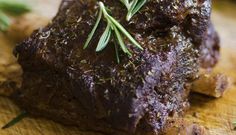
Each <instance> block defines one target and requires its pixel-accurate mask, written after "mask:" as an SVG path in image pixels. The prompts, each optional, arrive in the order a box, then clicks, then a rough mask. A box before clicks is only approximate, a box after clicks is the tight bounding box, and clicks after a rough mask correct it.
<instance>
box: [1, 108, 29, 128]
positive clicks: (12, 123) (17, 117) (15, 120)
mask: <svg viewBox="0 0 236 135" xmlns="http://www.w3.org/2000/svg"><path fill="white" fill-rule="evenodd" d="M26 116H27V112H26V111H23V112H21V114H19V115H18V116H16V117H15V118H14V119H12V120H11V121H10V122H8V123H7V124H6V125H4V126H3V127H2V129H6V128H9V127H11V126H14V125H15V124H16V123H18V122H19V121H21V120H22V119H24V118H25V117H26Z"/></svg>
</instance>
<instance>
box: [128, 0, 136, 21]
mask: <svg viewBox="0 0 236 135" xmlns="http://www.w3.org/2000/svg"><path fill="white" fill-rule="evenodd" d="M137 3H138V0H133V1H132V3H131V7H130V9H129V10H128V14H127V16H126V20H127V21H129V20H130V19H131V17H132V12H133V10H134V9H135V7H136V5H137Z"/></svg>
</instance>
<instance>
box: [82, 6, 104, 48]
mask: <svg viewBox="0 0 236 135" xmlns="http://www.w3.org/2000/svg"><path fill="white" fill-rule="evenodd" d="M101 18H102V9H100V11H99V14H98V18H97V21H96V23H95V25H94V27H93V29H92V31H91V33H90V34H89V35H88V38H87V40H86V42H85V44H84V49H85V48H87V47H88V45H89V43H90V41H91V39H92V38H93V35H94V33H95V31H96V30H97V27H98V25H99V23H100V21H101Z"/></svg>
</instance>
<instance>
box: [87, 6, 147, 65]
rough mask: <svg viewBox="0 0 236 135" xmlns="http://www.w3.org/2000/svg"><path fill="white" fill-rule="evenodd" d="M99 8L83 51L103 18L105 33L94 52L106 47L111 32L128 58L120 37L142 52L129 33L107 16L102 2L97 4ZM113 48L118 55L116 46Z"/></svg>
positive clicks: (127, 51) (128, 52) (127, 52)
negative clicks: (124, 37)
mask: <svg viewBox="0 0 236 135" xmlns="http://www.w3.org/2000/svg"><path fill="white" fill-rule="evenodd" d="M99 7H100V11H99V14H98V18H97V21H96V23H95V25H94V27H93V29H92V31H91V33H90V34H89V36H88V38H87V41H86V43H85V45H84V49H85V48H87V47H88V45H89V43H90V41H91V39H92V37H93V35H94V33H95V31H96V30H97V28H98V25H99V23H100V22H101V18H102V16H103V17H104V18H105V20H106V22H107V26H106V29H105V31H104V32H103V34H102V35H101V37H100V40H99V42H98V45H97V48H96V52H100V51H102V50H103V49H104V48H105V47H106V46H107V45H108V43H109V40H110V38H111V34H112V32H114V35H115V37H116V41H117V42H118V43H119V46H120V47H121V49H122V51H123V52H124V53H126V54H128V55H129V56H131V55H132V54H131V53H130V51H129V50H128V48H127V47H126V45H125V43H124V40H123V37H122V35H124V36H126V37H127V38H128V39H129V41H130V42H131V43H132V44H133V45H134V46H135V47H137V48H139V49H141V50H143V48H142V47H141V45H140V44H139V43H138V42H137V41H136V40H135V39H134V38H133V37H132V36H131V35H130V34H129V32H128V31H127V30H126V29H125V28H124V27H123V26H122V25H121V24H120V23H119V22H118V21H117V20H116V19H115V18H113V17H112V16H111V15H109V14H108V12H107V8H106V7H105V6H104V4H103V3H102V2H99ZM115 48H116V53H118V50H117V47H116V46H115ZM116 55H117V62H118V63H119V57H118V54H116Z"/></svg>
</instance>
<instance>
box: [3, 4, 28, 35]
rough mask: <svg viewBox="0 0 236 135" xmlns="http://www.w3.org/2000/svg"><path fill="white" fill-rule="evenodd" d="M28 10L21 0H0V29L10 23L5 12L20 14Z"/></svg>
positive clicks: (5, 28)
mask: <svg viewBox="0 0 236 135" xmlns="http://www.w3.org/2000/svg"><path fill="white" fill-rule="evenodd" d="M30 10H31V9H30V7H29V6H28V5H27V4H25V1H23V0H0V31H5V30H7V28H8V27H9V25H10V18H9V17H8V16H7V15H6V13H9V14H12V15H20V14H23V13H25V12H28V11H30Z"/></svg>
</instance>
